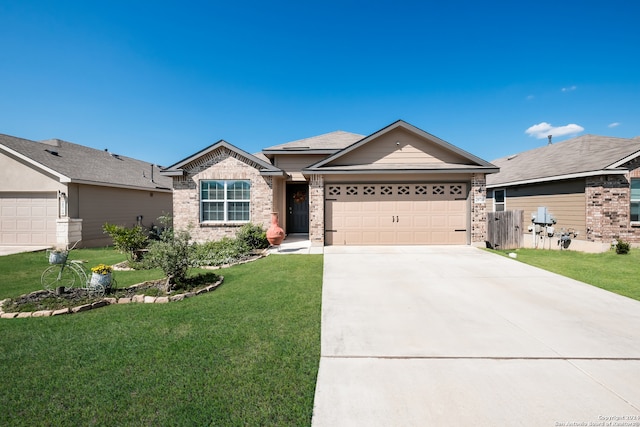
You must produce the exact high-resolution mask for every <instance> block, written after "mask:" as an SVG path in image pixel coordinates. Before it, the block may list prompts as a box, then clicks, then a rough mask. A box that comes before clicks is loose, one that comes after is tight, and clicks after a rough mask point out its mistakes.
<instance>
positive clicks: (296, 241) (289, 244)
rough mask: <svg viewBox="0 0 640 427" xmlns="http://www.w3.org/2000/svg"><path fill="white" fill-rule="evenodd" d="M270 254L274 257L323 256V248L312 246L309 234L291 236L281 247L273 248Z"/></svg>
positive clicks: (286, 238) (270, 249)
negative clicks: (296, 255) (293, 255)
mask: <svg viewBox="0 0 640 427" xmlns="http://www.w3.org/2000/svg"><path fill="white" fill-rule="evenodd" d="M269 253H270V254H274V255H290V254H304V255H309V254H320V255H321V254H323V253H324V247H323V246H311V241H310V240H309V235H308V234H289V235H287V237H285V239H284V241H283V242H282V244H281V245H280V246H272V247H271V248H269Z"/></svg>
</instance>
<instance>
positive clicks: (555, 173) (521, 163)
mask: <svg viewBox="0 0 640 427" xmlns="http://www.w3.org/2000/svg"><path fill="white" fill-rule="evenodd" d="M636 156H640V139H639V138H632V139H628V138H614V137H608V136H599V135H583V136H579V137H577V138H572V139H569V140H567V141H563V142H559V143H555V144H550V145H545V146H543V147H539V148H535V149H533V150H529V151H524V152H522V153H518V154H515V155H511V156H507V157H502V158H500V159H496V160H493V161H492V162H491V163H493V164H494V165H496V166H498V167H499V168H500V172H499V173H496V174H493V175H488V176H487V186H490V187H495V186H498V185H505V184H512V185H513V184H515V183H528V182H543V181H551V180H555V179H563V178H568V177H572V176H586V175H589V174H599V172H601V171H605V170H606V171H610V172H612V173H616V172H622V171H623V169H622V168H621V166H622V164H623V163H625V162H627V161H629V160H632V159H633V158H634V157H636ZM602 173H604V172H601V173H600V174H602Z"/></svg>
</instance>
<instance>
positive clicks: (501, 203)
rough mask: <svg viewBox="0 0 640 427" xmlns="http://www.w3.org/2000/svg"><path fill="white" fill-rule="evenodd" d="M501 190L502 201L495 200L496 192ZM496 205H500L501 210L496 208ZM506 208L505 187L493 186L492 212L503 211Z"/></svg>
mask: <svg viewBox="0 0 640 427" xmlns="http://www.w3.org/2000/svg"><path fill="white" fill-rule="evenodd" d="M498 191H502V194H503V196H502V202H497V201H496V192H498ZM497 205H502V211H499V210H497V209H496V206H497ZM506 210H507V189H506V188H495V189H494V190H493V211H494V212H504V211H506Z"/></svg>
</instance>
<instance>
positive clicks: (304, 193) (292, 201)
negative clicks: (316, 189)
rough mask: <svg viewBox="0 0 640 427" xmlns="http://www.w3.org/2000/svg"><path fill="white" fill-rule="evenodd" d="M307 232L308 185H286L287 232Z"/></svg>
mask: <svg viewBox="0 0 640 427" xmlns="http://www.w3.org/2000/svg"><path fill="white" fill-rule="evenodd" d="M291 233H309V185H308V184H306V183H304V184H288V185H287V234H291Z"/></svg>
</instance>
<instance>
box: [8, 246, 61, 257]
mask: <svg viewBox="0 0 640 427" xmlns="http://www.w3.org/2000/svg"><path fill="white" fill-rule="evenodd" d="M50 248H51V246H0V256H3V255H13V254H19V253H22V252H38V251H44V250H45V249H50Z"/></svg>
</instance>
